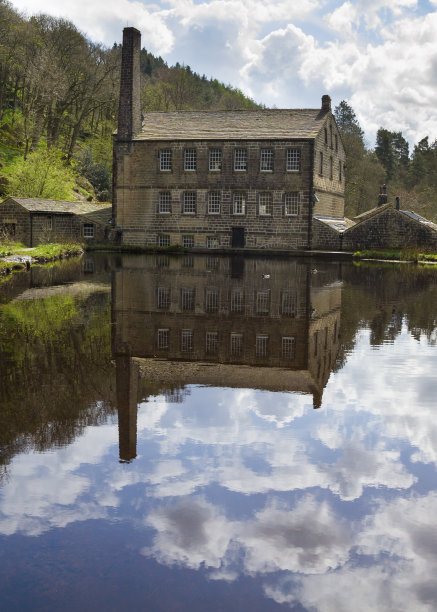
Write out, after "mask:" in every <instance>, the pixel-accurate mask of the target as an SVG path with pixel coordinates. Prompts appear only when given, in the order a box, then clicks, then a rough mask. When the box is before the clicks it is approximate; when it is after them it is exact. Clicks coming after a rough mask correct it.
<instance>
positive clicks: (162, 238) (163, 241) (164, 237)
mask: <svg viewBox="0 0 437 612" xmlns="http://www.w3.org/2000/svg"><path fill="white" fill-rule="evenodd" d="M158 246H161V247H164V246H170V236H169V234H159V236H158Z"/></svg>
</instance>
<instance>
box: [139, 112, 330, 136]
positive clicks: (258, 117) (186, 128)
mask: <svg viewBox="0 0 437 612" xmlns="http://www.w3.org/2000/svg"><path fill="white" fill-rule="evenodd" d="M327 114H328V111H327V110H321V109H319V108H317V109H268V110H231V111H173V112H150V113H146V114H145V116H144V120H143V126H142V129H141V132H140V133H139V134H137V136H136V137H135V138H134V140H279V139H280V140H284V139H308V138H310V139H313V138H315V137H316V136H317V134H318V133H319V131H320V129H321V127H322V125H323V123H324V120H325V119H326V115H327Z"/></svg>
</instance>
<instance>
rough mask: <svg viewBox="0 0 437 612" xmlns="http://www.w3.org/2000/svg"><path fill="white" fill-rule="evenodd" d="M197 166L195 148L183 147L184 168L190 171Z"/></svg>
mask: <svg viewBox="0 0 437 612" xmlns="http://www.w3.org/2000/svg"><path fill="white" fill-rule="evenodd" d="M196 168H197V152H196V149H185V151H184V170H187V171H189V172H192V171H193V170H196Z"/></svg>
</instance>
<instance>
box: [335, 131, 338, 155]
mask: <svg viewBox="0 0 437 612" xmlns="http://www.w3.org/2000/svg"><path fill="white" fill-rule="evenodd" d="M334 138H335V150H336V152H338V136H337V134H335V136H334Z"/></svg>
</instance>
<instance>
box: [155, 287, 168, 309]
mask: <svg viewBox="0 0 437 612" xmlns="http://www.w3.org/2000/svg"><path fill="white" fill-rule="evenodd" d="M157 302H158V308H160V309H162V310H167V309H168V308H170V289H169V288H168V287H158V300H157Z"/></svg>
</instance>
